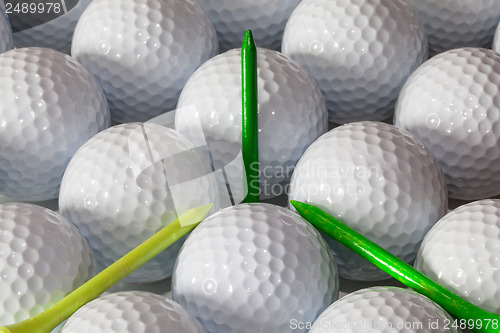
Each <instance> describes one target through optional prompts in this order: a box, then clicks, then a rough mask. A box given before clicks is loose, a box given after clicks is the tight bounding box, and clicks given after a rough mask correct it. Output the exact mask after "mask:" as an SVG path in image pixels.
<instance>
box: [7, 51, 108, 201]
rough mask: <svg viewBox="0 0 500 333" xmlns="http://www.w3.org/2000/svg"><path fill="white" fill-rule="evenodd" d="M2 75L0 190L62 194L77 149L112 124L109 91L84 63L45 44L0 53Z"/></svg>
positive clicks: (38, 196)
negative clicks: (62, 183)
mask: <svg viewBox="0 0 500 333" xmlns="http://www.w3.org/2000/svg"><path fill="white" fill-rule="evenodd" d="M0 77H1V78H2V84H1V85H0V193H2V194H4V195H7V196H9V197H11V198H12V199H15V200H22V201H41V200H49V199H54V198H57V196H58V193H59V185H60V183H61V178H62V175H63V173H64V170H65V169H66V166H67V165H68V163H69V160H70V159H71V157H72V156H73V154H74V153H75V152H76V151H77V150H78V148H79V147H80V146H81V145H82V144H83V143H85V142H86V141H87V140H88V139H89V138H90V137H92V136H93V135H95V134H96V133H97V132H99V131H101V130H103V129H105V128H107V127H108V126H109V121H110V120H109V119H110V116H109V109H108V104H107V102H106V98H105V96H104V93H103V91H102V89H101V87H100V86H99V84H98V83H97V81H96V80H95V78H94V77H93V76H92V74H90V73H89V71H87V70H86V69H85V68H84V67H83V66H82V65H80V64H79V63H78V62H76V61H75V60H74V59H72V58H71V57H69V56H68V55H65V54H63V53H60V52H57V51H54V50H51V49H45V48H36V47H33V48H21V49H14V50H10V51H7V52H5V53H2V54H0Z"/></svg>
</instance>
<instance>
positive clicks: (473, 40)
mask: <svg viewBox="0 0 500 333" xmlns="http://www.w3.org/2000/svg"><path fill="white" fill-rule="evenodd" d="M408 2H409V3H410V4H411V5H412V6H413V7H414V8H415V10H416V11H417V13H418V15H419V16H420V19H421V21H422V23H423V25H424V28H425V32H426V34H427V38H428V40H429V50H430V52H431V54H437V53H441V52H443V51H446V50H450V49H455V48H460V47H486V48H489V47H491V41H492V40H493V35H494V33H495V28H496V26H497V24H498V22H500V2H498V1H496V0H408Z"/></svg>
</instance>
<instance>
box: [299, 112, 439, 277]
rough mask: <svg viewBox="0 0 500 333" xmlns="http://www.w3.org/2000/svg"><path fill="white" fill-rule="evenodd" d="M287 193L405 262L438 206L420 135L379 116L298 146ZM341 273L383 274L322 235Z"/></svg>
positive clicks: (435, 167)
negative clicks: (302, 150) (300, 149)
mask: <svg viewBox="0 0 500 333" xmlns="http://www.w3.org/2000/svg"><path fill="white" fill-rule="evenodd" d="M289 198H290V200H298V201H303V202H309V203H312V204H315V205H318V206H319V207H321V208H323V209H324V210H325V211H327V212H329V213H330V214H332V216H335V217H337V218H338V219H340V220H341V221H343V222H344V223H346V224H347V225H348V226H350V227H351V228H353V229H355V230H356V231H358V232H360V233H362V234H363V235H364V236H366V237H367V238H369V239H370V240H372V241H374V242H375V243H377V244H379V245H380V246H382V247H383V248H385V249H387V250H388V251H389V252H391V253H393V254H394V255H396V256H398V257H400V258H401V259H402V260H404V261H406V262H411V261H412V260H413V259H415V256H416V253H417V251H418V247H419V245H420V242H421V241H422V239H423V237H424V235H425V234H426V232H427V231H428V230H429V229H430V228H431V226H432V225H434V223H436V222H437V220H438V219H439V218H441V217H442V216H443V215H444V214H445V213H446V209H447V205H448V200H447V195H446V185H445V182H444V177H443V173H442V172H441V169H440V168H439V164H438V162H437V160H436V159H435V158H434V156H433V155H432V154H431V152H430V151H429V150H427V149H426V148H425V147H424V145H423V144H422V143H421V141H420V140H418V139H416V138H414V137H413V136H412V135H411V134H410V133H408V132H406V131H403V130H400V129H399V128H397V127H395V126H393V125H389V124H385V123H378V122H368V121H366V122H357V123H350V124H346V125H343V126H340V127H337V128H335V129H333V130H331V131H330V132H328V133H327V134H325V135H323V136H322V137H321V138H319V139H318V140H317V141H316V142H314V143H313V144H312V145H311V146H310V147H309V149H308V150H307V151H306V152H305V153H304V155H303V156H302V158H301V159H300V161H299V163H297V168H296V169H295V171H294V173H293V176H292V180H291V183H290V196H289ZM326 239H327V242H328V243H329V244H330V247H331V248H332V250H333V252H334V254H335V255H336V256H335V259H336V261H337V264H338V268H339V273H340V275H341V276H343V277H345V278H348V279H353V280H366V281H370V280H373V281H374V280H381V279H387V278H389V275H388V274H387V273H385V272H383V271H381V270H380V269H378V268H376V267H375V266H374V265H373V264H371V263H369V262H368V261H367V260H365V259H363V258H362V257H360V256H359V255H357V254H355V253H354V252H352V251H351V250H349V249H347V248H346V247H344V246H343V245H341V244H340V243H338V242H336V241H334V240H333V239H332V238H331V237H327V238H326Z"/></svg>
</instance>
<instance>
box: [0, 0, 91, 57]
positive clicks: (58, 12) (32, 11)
mask: <svg viewBox="0 0 500 333" xmlns="http://www.w3.org/2000/svg"><path fill="white" fill-rule="evenodd" d="M6 2H7V8H8V12H9V19H10V23H11V25H12V30H13V31H14V44H15V46H16V47H30V46H38V47H46V48H51V49H54V50H57V51H60V52H64V53H69V52H70V50H71V40H72V37H73V32H74V30H75V26H76V23H77V22H78V19H79V18H80V16H81V15H82V13H83V11H84V10H85V9H86V8H87V6H88V5H89V4H90V3H91V2H92V0H64V1H62V0H59V1H57V0H56V1H50V2H48V1H47V2H45V1H9V0H7V1H6Z"/></svg>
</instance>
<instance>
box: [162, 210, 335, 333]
mask: <svg viewBox="0 0 500 333" xmlns="http://www.w3.org/2000/svg"><path fill="white" fill-rule="evenodd" d="M172 295H173V297H174V300H176V301H177V302H179V304H181V305H182V306H184V307H185V308H186V309H187V310H188V311H189V312H190V313H191V314H193V315H194V316H195V317H197V318H198V319H199V320H200V321H201V322H202V324H203V325H204V326H205V328H206V329H207V331H209V332H218V333H228V332H240V333H244V332H269V333H272V332H292V331H293V332H304V330H292V329H291V328H290V320H291V319H297V320H299V321H313V320H314V319H316V317H317V316H318V315H319V314H320V313H321V312H322V311H323V310H324V309H325V308H326V307H327V306H328V305H330V304H331V302H332V301H334V300H335V299H337V296H338V277H337V268H336V266H335V261H334V259H333V257H332V255H331V253H330V251H328V247H327V245H326V243H325V241H324V240H323V238H322V236H321V235H320V234H319V233H318V232H317V231H316V229H314V228H313V227H312V226H311V225H310V224H309V223H308V222H306V221H305V220H303V219H302V218H301V217H299V216H298V215H296V214H295V213H292V212H291V211H289V210H287V209H285V208H282V207H278V206H274V205H270V204H241V205H236V206H232V207H229V208H226V209H223V210H221V211H219V212H217V213H215V214H214V215H212V216H210V217H208V218H207V219H205V220H204V221H203V222H202V223H201V224H200V225H199V226H198V227H196V229H195V230H194V231H193V232H192V233H191V235H190V236H189V237H188V239H187V240H186V242H185V243H184V246H183V247H182V250H181V252H180V253H179V257H178V259H177V262H176V267H175V270H174V275H173V277H172Z"/></svg>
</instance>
